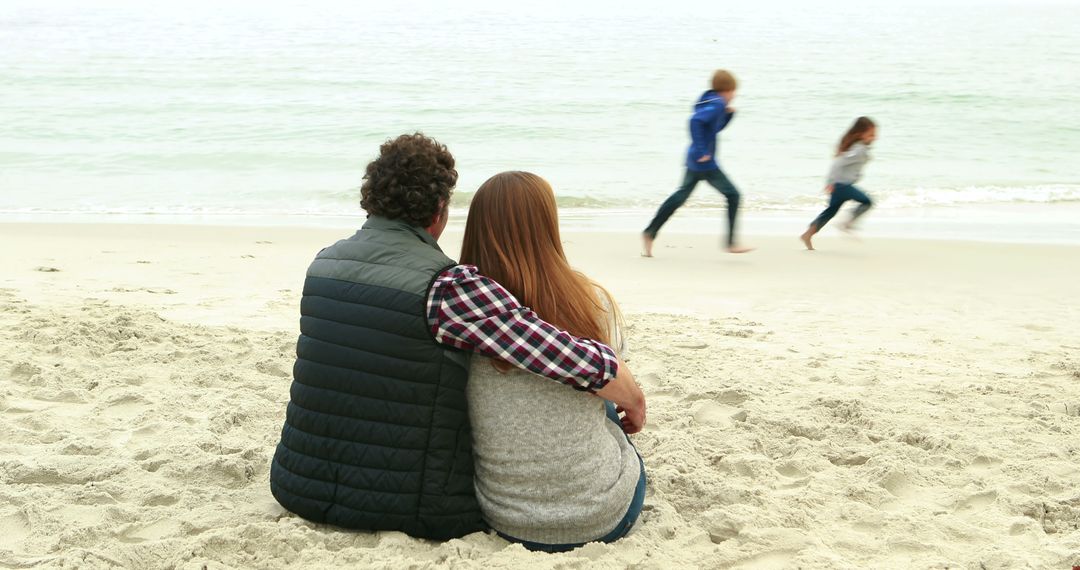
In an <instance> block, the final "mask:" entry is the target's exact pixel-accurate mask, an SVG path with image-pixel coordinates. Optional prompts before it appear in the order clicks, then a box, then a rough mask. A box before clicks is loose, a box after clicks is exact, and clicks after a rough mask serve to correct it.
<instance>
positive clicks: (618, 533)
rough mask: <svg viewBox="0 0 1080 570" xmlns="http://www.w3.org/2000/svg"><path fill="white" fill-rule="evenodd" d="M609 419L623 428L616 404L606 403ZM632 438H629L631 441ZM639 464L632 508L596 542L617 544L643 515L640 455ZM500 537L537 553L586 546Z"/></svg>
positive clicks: (643, 469)
mask: <svg viewBox="0 0 1080 570" xmlns="http://www.w3.org/2000/svg"><path fill="white" fill-rule="evenodd" d="M604 405H605V410H606V412H607V417H608V419H610V420H611V421H613V422H615V423H617V424H619V426H620V427H622V421H620V420H619V414H618V413H616V412H615V404H612V403H611V402H604ZM629 440H630V438H627V441H629ZM631 445H633V444H631ZM638 463H639V464H640V465H641V475H640V476H639V477H638V482H637V488H636V489H634V498H633V499H631V500H630V508H629V509H627V510H626V515H625V516H624V517H623V518H622V520H621V521H619V524H617V525H615V528H613V529H611V532H609V533H607V534H606V535H604V536H602V537H600V538H598V539H597V540H596V542H615V541H616V540H619V539H620V538H622V537H624V536H626V535H627V533H629V532H630V529H631V528H633V527H634V523H636V522H637V519H638V516H640V515H641V508H642V506H644V504H645V462H644V461H642V459H641V455H640V454H639V455H638ZM498 534H499V536H501V537H503V538H505V539H506V540H509V541H510V542H518V543H521V545H522V546H524V547H525V548H527V549H529V550H533V551H537V552H569V551H571V550H573V549H575V548H578V547H581V546H585V543H579V544H541V543H539V542H529V541H527V540H518V539H516V538H514V537H512V536H507V535H505V534H503V533H501V532H500V533H498Z"/></svg>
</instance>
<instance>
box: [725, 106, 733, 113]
mask: <svg viewBox="0 0 1080 570" xmlns="http://www.w3.org/2000/svg"><path fill="white" fill-rule="evenodd" d="M726 110H727V112H728V113H734V112H735V107H732V106H731V105H728V106H727V109H726Z"/></svg>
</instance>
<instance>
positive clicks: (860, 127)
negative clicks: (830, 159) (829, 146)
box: [836, 117, 877, 156]
mask: <svg viewBox="0 0 1080 570" xmlns="http://www.w3.org/2000/svg"><path fill="white" fill-rule="evenodd" d="M875 126H877V125H875V124H874V121H872V120H870V117H859V118H858V119H855V124H854V125H851V128H850V129H848V131H847V133H845V134H844V137H843V138H841V139H840V146H839V147H837V149H836V156H840V155H841V154H844V153H845V152H847V150H848V149H849V148H851V145H853V144H855V142H856V141H858V140H859V137H861V136H863V133H865V132H866V131H869V130H870V129H872V128H874V127H875Z"/></svg>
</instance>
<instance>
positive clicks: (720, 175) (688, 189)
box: [645, 169, 739, 247]
mask: <svg viewBox="0 0 1080 570" xmlns="http://www.w3.org/2000/svg"><path fill="white" fill-rule="evenodd" d="M702 180H704V181H705V182H708V183H709V185H710V186H712V187H713V188H716V189H717V190H719V191H720V193H721V194H723V195H724V197H725V198H727V204H728V207H727V218H728V235H727V244H728V247H731V246H732V245H734V244H735V216H736V215H737V214H738V213H739V191H738V190H736V189H735V185H734V184H732V183H731V181H730V180H728V178H727V176H724V172H723V171H722V170H720V169H716V170H701V171H695V170H687V171H686V176H684V177H683V183H682V185H681V186H679V189H678V190H676V191H675V193H674V194H672V195H671V196H669V197H668V199H667V200H664V203H663V204H661V205H660V209H659V210H658V211H657V212H656V217H654V218H653V220H652V222H650V223H649V227H647V228H645V233H646V234H648V235H649V237H656V234H657V233H658V232H659V231H660V228H661V227H663V225H664V223H665V222H667V221H668V218H670V217H671V215H672V214H674V213H675V210H678V209H679V207H680V206H682V205H683V204H685V203H686V200H687V198H689V197H690V194H691V193H693V191H694V187H695V186H697V184H698V182H701V181H702Z"/></svg>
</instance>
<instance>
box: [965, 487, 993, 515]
mask: <svg viewBox="0 0 1080 570" xmlns="http://www.w3.org/2000/svg"><path fill="white" fill-rule="evenodd" d="M997 497H998V494H997V491H983V492H982V493H975V494H974V495H971V496H970V497H967V498H966V499H963V500H960V501H957V502H956V506H955V507H954V510H956V511H957V512H965V511H978V510H982V509H983V508H985V507H986V506H988V505H991V504H993V503H994V501H997Z"/></svg>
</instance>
